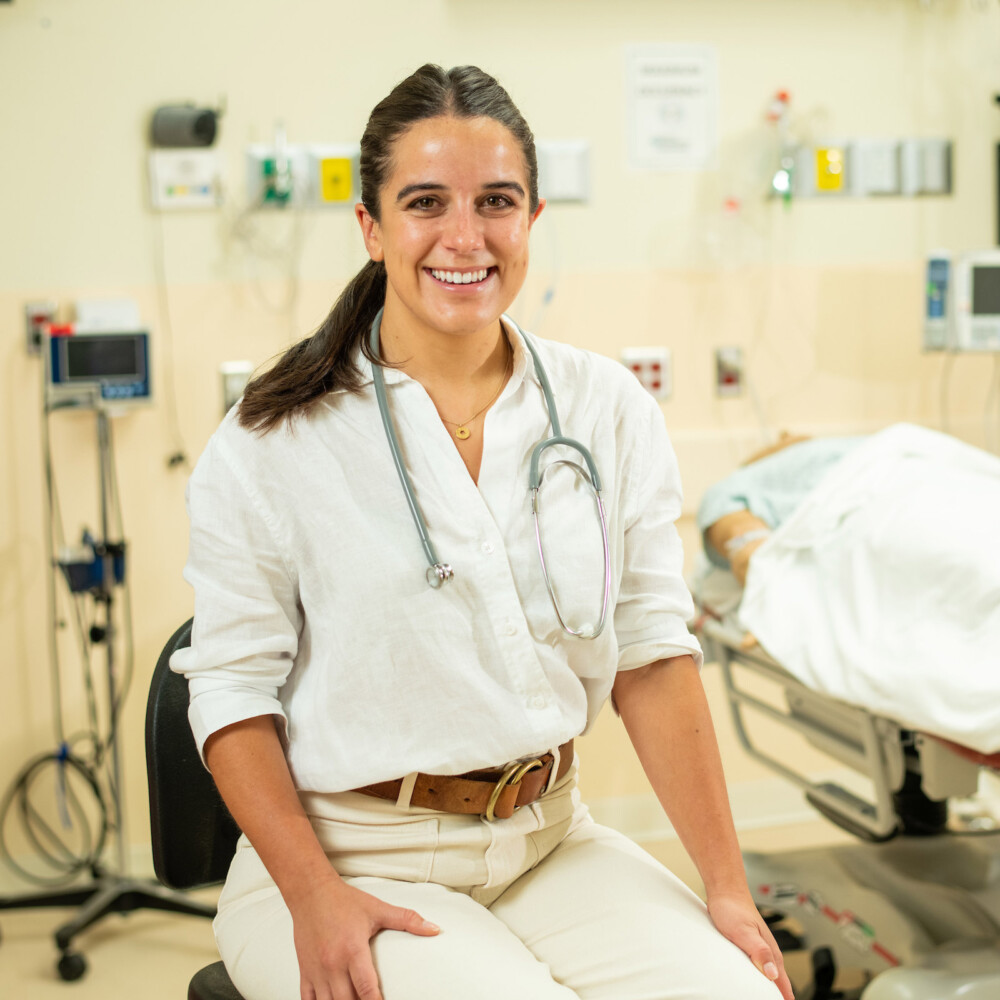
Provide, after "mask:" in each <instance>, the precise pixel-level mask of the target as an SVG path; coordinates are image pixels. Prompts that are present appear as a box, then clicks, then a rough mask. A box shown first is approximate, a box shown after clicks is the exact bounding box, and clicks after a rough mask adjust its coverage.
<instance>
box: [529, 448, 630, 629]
mask: <svg viewBox="0 0 1000 1000" xmlns="http://www.w3.org/2000/svg"><path fill="white" fill-rule="evenodd" d="M549 444H568V445H571V446H572V447H574V448H576V449H577V451H579V452H580V454H581V455H582V456H583V459H584V461H585V462H586V463H587V466H588V468H589V469H590V471H591V474H592V476H597V469H596V467H595V465H594V461H593V458H592V457H591V455H590V452H589V451H588V450H587V449H586V448H584V447H583V446H582V445H581V444H579V443H578V442H576V441H573V440H572V438H558V439H556V438H551V439H550V440H548V441H543V442H541V444H539V445H537V446H536V447H535V451H534V452H533V453H532V460H533V478H532V485H531V488H530V489H531V518H532V520H533V521H534V522H535V542H536V543H537V546H538V561H539V563H541V567H542V578H543V579H544V580H545V589H546V590H547V591H548V592H549V600H550V601H551V602H552V608H553V610H554V611H555V613H556V618H558V619H559V624H560V625H561V626H562V628H563V630H564V631H566V632H568V633H569V634H570V635H572V636H575V637H576V638H578V639H596V638H597V637H598V636H599V635H600V634H601V633H602V632H603V631H604V625H605V623H606V622H607V618H608V601H609V599H610V596H611V547H610V544H609V542H608V521H607V514H606V512H605V510H604V501H603V500H602V499H601V493H600V490H599V489H598V487H597V486H595V485H594V482H593V480H588V479H587V476H586V473H585V472H584V470H583V469H582V468H580V466H579V465H577V464H576V462H570V461H569V460H568V459H559V460H558V461H556V462H553V463H552V465H548V466H546V467H545V469H544V470H542V473H541V475H537V473H538V470H537V459H536V453H537V454H541V451H542V450H543V449H544V448H545V447H547V446H548V445H549ZM556 465H568V466H569V467H570V468H571V469H573V470H574V472H576V473H577V475H578V476H580V478H581V479H583V480H584V481H585V482H586V483H587V485H588V486H589V487H590V489H591V492H592V493H593V494H594V503H595V504H596V505H597V516H598V517H599V518H600V521H601V543H602V547H603V549H604V596H603V598H602V602H601V619H600V621H599V622H598V623H597V628H595V629H594V630H593V631H592V632H591V633H590V634H589V635H588V634H585V633H584V631H583V629H582V628H581V629H574V628H571V627H570V626H569V625H567V624H566V621H565V619H564V618H563V616H562V611H560V609H559V602H558V601H557V600H556V594H555V590H554V588H553V587H552V583H551V581H550V580H549V571H548V567H547V566H546V564H545V548H544V546H543V544H542V530H541V520H540V518H539V516H538V513H539V506H538V494H539V491H540V490H541V480H542V477H543V476H544V475H545V473H546V472H548V470H549V469H551V468H552V467H553V466H556ZM598 482H600V479H598Z"/></svg>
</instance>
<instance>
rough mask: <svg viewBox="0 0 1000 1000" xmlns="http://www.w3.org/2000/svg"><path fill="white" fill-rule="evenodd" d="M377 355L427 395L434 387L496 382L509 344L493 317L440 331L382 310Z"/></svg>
mask: <svg viewBox="0 0 1000 1000" xmlns="http://www.w3.org/2000/svg"><path fill="white" fill-rule="evenodd" d="M380 341H381V344H380V354H381V357H382V359H383V360H385V361H388V362H390V363H392V364H394V365H397V366H398V367H399V368H400V369H401V370H402V371H404V372H405V373H406V374H407V375H409V376H410V378H412V379H415V380H416V381H417V382H419V383H420V384H421V385H423V386H424V388H425V389H427V390H428V391H429V392H431V394H432V395H433V394H434V390H435V389H438V390H446V389H448V388H449V387H455V388H458V387H461V388H463V389H465V390H468V389H470V388H472V387H474V386H476V385H478V384H481V383H486V382H490V383H492V382H496V380H497V379H498V378H500V377H501V376H502V374H503V373H504V371H505V370H506V368H507V363H508V359H509V355H510V347H509V345H508V343H507V338H506V335H505V334H504V330H503V324H502V323H501V322H500V321H499V320H496V321H495V322H494V323H492V324H491V325H490V326H488V327H485V328H484V329H482V330H476V331H471V332H467V333H466V332H456V333H451V332H443V331H440V330H434V329H430V328H422V329H416V328H414V326H413V325H411V324H408V323H405V322H400V321H399V319H398V318H397V317H396V316H394V315H392V313H391V312H390V310H389V309H388V308H387V309H386V314H385V315H383V317H382V329H381V334H380Z"/></svg>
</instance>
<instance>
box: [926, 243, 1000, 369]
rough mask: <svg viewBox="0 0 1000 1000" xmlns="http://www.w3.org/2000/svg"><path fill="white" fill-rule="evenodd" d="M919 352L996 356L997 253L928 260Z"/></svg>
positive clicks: (999, 311)
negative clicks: (922, 344) (922, 335)
mask: <svg viewBox="0 0 1000 1000" xmlns="http://www.w3.org/2000/svg"><path fill="white" fill-rule="evenodd" d="M926 279H927V280H926V290H925V299H924V303H925V304H924V347H925V348H926V349H927V350H931V351H942V350H943V351H1000V249H992V250H976V251H973V252H970V253H964V254H959V255H955V256H952V255H951V254H949V253H948V252H946V251H936V252H934V253H932V254H930V256H929V257H928V259H927V273H926Z"/></svg>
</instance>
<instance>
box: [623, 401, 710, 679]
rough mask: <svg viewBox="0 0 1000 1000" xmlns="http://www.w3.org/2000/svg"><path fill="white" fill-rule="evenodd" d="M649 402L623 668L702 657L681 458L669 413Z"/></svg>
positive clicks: (634, 507)
mask: <svg viewBox="0 0 1000 1000" xmlns="http://www.w3.org/2000/svg"><path fill="white" fill-rule="evenodd" d="M643 395H644V396H645V394H643ZM642 403H643V410H642V414H643V417H644V421H637V424H638V427H637V431H636V435H635V448H636V452H635V461H634V462H633V463H631V470H632V474H631V479H630V481H629V482H628V483H626V484H625V497H626V501H627V503H628V506H627V508H626V511H627V513H626V518H625V545H624V550H623V551H624V564H623V568H622V577H621V586H620V589H619V593H618V602H617V605H616V608H615V632H616V634H617V636H618V669H619V670H630V669H634V668H636V667H641V666H645V665H646V664H647V663H652V662H654V661H655V660H661V659H668V658H669V657H672V656H683V655H685V654H690V655H691V656H693V657H694V658H695V660H696V662H698V663H699V664H701V662H702V655H701V647H700V646H699V645H698V640H697V639H695V637H694V636H693V635H691V633H690V632H689V631H688V628H687V622H688V621H689V620H690V619H691V618H692V617H693V615H694V604H693V602H692V600H691V594H690V592H689V591H688V588H687V585H686V584H685V583H684V577H683V566H684V551H683V546H682V545H681V540H680V536H679V535H678V533H677V528H676V526H675V524H674V522H675V521H676V520H677V518H678V517H680V514H681V501H682V496H681V481H680V473H679V471H678V468H677V458H676V456H675V454H674V450H673V446H672V445H671V443H670V439H669V437H668V436H667V430H666V427H665V426H664V422H663V414H662V411H661V410H660V408H659V407H658V406H657V405H656V404H655V402H653V400H652V399H650V398H649V397H645V399H644V400H643V401H642ZM637 408H638V407H637Z"/></svg>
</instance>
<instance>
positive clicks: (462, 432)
mask: <svg viewBox="0 0 1000 1000" xmlns="http://www.w3.org/2000/svg"><path fill="white" fill-rule="evenodd" d="M470 433H471V432H470V431H469V428H468V427H466V426H465V425H464V424H463V425H462V426H461V427H457V428H456V429H455V437H457V438H458V440H459V441H464V440H465V439H466V438H467V437H469V435H470Z"/></svg>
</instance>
